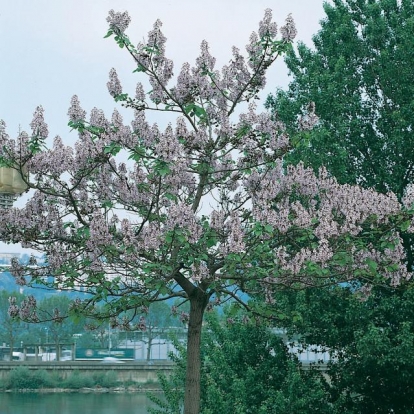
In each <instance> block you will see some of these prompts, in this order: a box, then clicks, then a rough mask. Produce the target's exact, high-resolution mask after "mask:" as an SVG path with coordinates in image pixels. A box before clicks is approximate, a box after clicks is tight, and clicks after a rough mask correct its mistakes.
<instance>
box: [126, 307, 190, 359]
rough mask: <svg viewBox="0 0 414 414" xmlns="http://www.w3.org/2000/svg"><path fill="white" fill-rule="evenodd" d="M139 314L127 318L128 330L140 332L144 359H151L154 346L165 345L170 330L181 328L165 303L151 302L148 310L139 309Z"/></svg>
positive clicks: (180, 324) (178, 321)
mask: <svg viewBox="0 0 414 414" xmlns="http://www.w3.org/2000/svg"><path fill="white" fill-rule="evenodd" d="M141 312H142V313H140V314H138V315H134V316H133V317H132V318H131V317H130V318H128V320H129V321H130V323H131V324H132V325H131V324H130V325H129V326H128V329H132V330H140V331H141V332H142V335H141V341H142V342H143V343H145V344H146V345H147V355H146V359H147V361H149V360H150V359H151V349H152V347H153V346H154V345H158V344H165V343H166V340H167V339H168V334H169V333H171V328H173V327H175V328H176V327H180V326H181V327H182V326H183V324H182V323H181V322H180V320H179V319H178V317H176V316H174V315H173V314H172V313H171V307H170V306H169V305H167V303H165V302H153V303H151V304H150V305H149V307H148V308H143V309H141Z"/></svg>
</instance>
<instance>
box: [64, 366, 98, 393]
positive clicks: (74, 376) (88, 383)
mask: <svg viewBox="0 0 414 414" xmlns="http://www.w3.org/2000/svg"><path fill="white" fill-rule="evenodd" d="M93 386H94V382H93V379H92V377H91V376H88V375H82V374H80V373H79V371H73V373H71V374H70V375H69V376H68V377H67V378H66V379H64V380H63V381H62V388H70V389H74V390H78V389H80V388H92V387H93Z"/></svg>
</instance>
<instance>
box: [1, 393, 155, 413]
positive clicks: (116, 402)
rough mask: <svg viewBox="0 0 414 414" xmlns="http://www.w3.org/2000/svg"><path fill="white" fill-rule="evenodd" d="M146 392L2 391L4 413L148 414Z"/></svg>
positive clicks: (149, 403)
mask: <svg viewBox="0 0 414 414" xmlns="http://www.w3.org/2000/svg"><path fill="white" fill-rule="evenodd" d="M150 406H152V403H151V402H150V401H149V399H148V398H147V397H146V395H145V394H140V393H131V394H107V393H105V394H96V393H94V394H82V393H70V394H67V393H50V394H36V393H0V413H1V414H147V409H148V407H150Z"/></svg>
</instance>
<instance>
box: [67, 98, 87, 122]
mask: <svg viewBox="0 0 414 414" xmlns="http://www.w3.org/2000/svg"><path fill="white" fill-rule="evenodd" d="M68 115H69V119H70V120H71V121H73V122H77V121H84V120H85V119H86V111H84V110H83V109H82V108H81V106H80V102H79V99H78V97H77V95H73V96H72V99H71V100H70V107H69V110H68Z"/></svg>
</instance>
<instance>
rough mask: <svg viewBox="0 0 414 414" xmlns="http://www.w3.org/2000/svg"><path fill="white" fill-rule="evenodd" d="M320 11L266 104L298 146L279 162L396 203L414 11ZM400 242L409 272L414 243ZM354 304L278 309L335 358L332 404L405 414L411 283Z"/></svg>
mask: <svg viewBox="0 0 414 414" xmlns="http://www.w3.org/2000/svg"><path fill="white" fill-rule="evenodd" d="M324 8H325V12H326V18H325V19H324V20H323V21H322V22H321V30H320V31H319V32H318V33H317V34H316V35H315V36H314V49H311V48H308V47H306V46H305V45H304V44H299V46H298V49H297V52H295V51H293V50H291V51H289V53H288V54H287V57H286V63H287V65H288V67H289V69H290V71H291V74H292V76H293V80H292V82H291V83H290V85H289V89H288V90H287V91H277V93H276V94H275V95H273V96H270V97H269V98H268V100H267V106H268V107H269V108H271V109H272V111H273V113H274V115H275V116H277V118H278V119H279V120H280V121H282V122H284V123H285V125H286V128H287V130H288V131H289V132H290V133H291V134H292V135H293V136H295V138H294V139H296V142H297V145H296V147H295V150H294V151H292V152H291V153H290V154H289V155H288V156H286V157H285V162H286V164H289V163H291V164H297V163H299V162H304V163H305V165H307V166H310V167H312V168H313V169H315V170H317V169H318V168H319V167H320V166H321V165H325V166H326V167H327V169H328V170H329V171H330V172H331V174H333V175H334V176H335V177H336V178H337V179H338V181H339V182H341V183H350V184H355V183H358V184H360V185H362V186H364V187H373V188H375V189H376V190H377V191H380V192H383V193H386V192H388V191H393V192H394V193H395V194H396V195H397V197H398V198H399V199H400V200H401V199H403V198H404V195H405V193H406V189H407V186H408V185H409V184H410V183H412V181H413V162H414V153H413V146H412V133H413V132H412V112H413V105H414V100H413V96H414V94H413V92H414V90H413V88H414V86H413V85H414V68H413V65H412V62H413V59H414V55H413V53H414V52H413V46H414V40H413V37H412V35H411V33H412V31H413V28H414V18H413V16H414V4H413V2H412V1H401V2H397V1H394V0H379V1H375V2H374V1H367V0H360V1H343V0H341V1H340V0H335V1H333V2H332V3H331V4H325V6H324ZM308 102H314V103H315V106H316V113H317V114H318V116H319V125H318V126H317V127H316V128H314V129H313V130H312V131H309V132H306V133H305V134H304V133H303V132H300V131H298V126H299V124H298V117H299V116H300V115H301V113H302V111H303V108H305V107H306V105H307V104H308ZM402 238H403V240H404V248H405V250H406V252H407V258H408V261H407V267H408V269H410V270H411V269H412V265H413V256H412V243H413V240H412V235H411V234H407V233H402ZM360 299H361V298H358V297H357V296H355V294H354V291H353V290H352V289H346V288H344V286H342V287H338V288H330V289H327V290H309V291H307V292H301V293H298V294H286V295H285V296H284V297H282V296H280V295H279V296H278V298H277V299H276V302H278V303H279V306H280V307H281V308H283V309H284V310H285V311H286V312H287V309H290V311H291V312H292V313H290V316H291V318H295V326H296V328H295V332H296V333H298V332H299V333H300V334H302V338H303V340H304V341H305V342H308V343H318V344H322V345H326V346H328V347H329V348H330V349H331V350H333V351H336V352H338V360H337V362H336V363H334V364H332V367H331V370H330V375H331V378H332V382H333V385H334V388H335V387H336V388H337V394H336V396H337V398H343V397H344V396H345V395H346V401H345V402H344V404H345V405H344V408H345V409H346V410H351V409H352V410H355V412H381V413H382V412H390V410H394V411H395V412H409V411H412V409H413V401H412V398H411V395H412V390H411V383H412V376H411V372H412V360H411V358H410V356H409V351H408V349H409V347H410V345H408V344H412V343H413V340H414V337H413V334H414V331H413V329H412V314H411V309H412V283H408V284H405V285H404V286H402V287H400V288H398V289H396V290H394V289H389V288H386V287H384V286H383V287H375V288H374V289H373V291H372V292H371V296H370V298H369V299H368V300H367V301H361V300H360ZM292 303H294V304H295V305H294V306H291V305H292ZM397 309H398V311H396V310H397ZM291 320H292V319H289V318H286V319H285V323H288V322H289V321H291ZM356 395H358V398H355V396H356ZM347 412H348V411H347ZM352 412H354V411H352Z"/></svg>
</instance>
